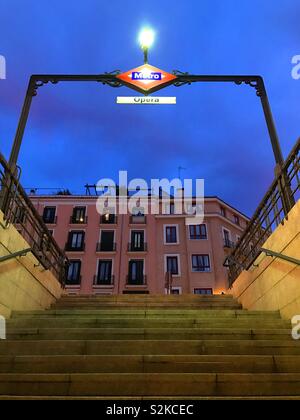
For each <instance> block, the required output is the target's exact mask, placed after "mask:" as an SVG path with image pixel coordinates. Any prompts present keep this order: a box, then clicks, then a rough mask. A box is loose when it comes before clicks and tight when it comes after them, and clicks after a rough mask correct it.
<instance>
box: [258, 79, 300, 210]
mask: <svg viewBox="0 0 300 420" xmlns="http://www.w3.org/2000/svg"><path fill="white" fill-rule="evenodd" d="M258 83H259V84H260V87H259V93H260V99H261V103H262V107H263V111H264V115H265V119H266V123H267V127H268V131H269V135H270V139H271V144H272V149H273V153H274V157H275V162H276V167H275V177H276V178H278V186H279V191H280V195H281V198H282V203H283V207H284V211H285V215H286V216H287V215H288V213H289V212H290V210H291V209H292V208H293V207H294V205H295V199H294V197H293V194H292V191H291V185H290V183H289V180H288V174H287V173H286V172H285V170H284V158H283V154H282V150H281V147H280V142H279V138H278V134H277V130H276V126H275V122H274V118H273V114H272V110H271V106H270V102H269V99H268V95H267V91H266V87H265V83H264V80H263V78H259V82H258Z"/></svg>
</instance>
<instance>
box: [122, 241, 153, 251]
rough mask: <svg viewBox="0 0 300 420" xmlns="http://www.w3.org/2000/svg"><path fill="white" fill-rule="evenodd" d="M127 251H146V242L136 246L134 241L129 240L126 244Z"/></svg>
mask: <svg viewBox="0 0 300 420" xmlns="http://www.w3.org/2000/svg"><path fill="white" fill-rule="evenodd" d="M127 250H128V252H147V250H148V245H147V243H146V242H144V243H142V244H140V245H139V246H136V245H135V244H134V243H132V242H129V243H128V246H127Z"/></svg>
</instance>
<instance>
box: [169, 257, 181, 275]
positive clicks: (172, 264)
mask: <svg viewBox="0 0 300 420" xmlns="http://www.w3.org/2000/svg"><path fill="white" fill-rule="evenodd" d="M167 273H171V274H173V276H178V275H179V265H178V257H177V256H169V257H167Z"/></svg>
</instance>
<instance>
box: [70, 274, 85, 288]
mask: <svg viewBox="0 0 300 420" xmlns="http://www.w3.org/2000/svg"><path fill="white" fill-rule="evenodd" d="M81 280H82V276H78V277H76V278H70V279H67V280H66V287H80V285H81Z"/></svg>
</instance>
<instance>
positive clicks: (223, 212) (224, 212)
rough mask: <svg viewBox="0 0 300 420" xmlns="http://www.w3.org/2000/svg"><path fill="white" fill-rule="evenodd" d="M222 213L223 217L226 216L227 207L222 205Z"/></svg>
mask: <svg viewBox="0 0 300 420" xmlns="http://www.w3.org/2000/svg"><path fill="white" fill-rule="evenodd" d="M220 210H221V215H222V216H223V217H226V209H225V207H221V209H220Z"/></svg>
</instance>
